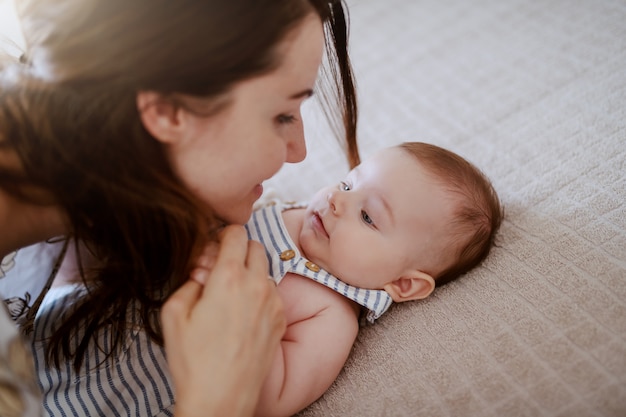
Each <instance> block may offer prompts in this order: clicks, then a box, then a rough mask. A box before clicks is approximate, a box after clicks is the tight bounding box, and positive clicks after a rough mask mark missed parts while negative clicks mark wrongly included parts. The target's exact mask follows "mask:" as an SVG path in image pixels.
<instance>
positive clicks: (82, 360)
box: [0, 0, 358, 416]
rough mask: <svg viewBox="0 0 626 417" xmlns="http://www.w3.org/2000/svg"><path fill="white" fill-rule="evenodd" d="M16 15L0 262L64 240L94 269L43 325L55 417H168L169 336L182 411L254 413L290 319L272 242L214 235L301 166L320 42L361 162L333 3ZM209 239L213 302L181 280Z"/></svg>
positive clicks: (26, 8) (55, 5) (143, 6)
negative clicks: (275, 179) (280, 175)
mask: <svg viewBox="0 0 626 417" xmlns="http://www.w3.org/2000/svg"><path fill="white" fill-rule="evenodd" d="M18 11H19V14H20V16H21V21H22V27H23V30H24V35H25V39H26V44H27V51H26V53H25V55H24V56H23V57H22V59H21V62H20V63H10V62H6V63H4V64H3V67H2V73H1V81H0V82H1V84H0V143H1V146H0V191H1V192H0V214H1V216H0V219H2V220H0V227H2V230H3V239H2V242H1V244H0V254H2V255H6V254H9V253H10V252H11V251H14V250H16V249H18V248H20V247H23V246H25V245H28V244H31V243H34V242H38V241H41V240H43V239H49V238H52V237H55V236H59V235H64V236H69V237H71V238H73V239H75V240H76V241H78V242H80V243H81V245H82V247H85V248H86V249H87V251H88V252H89V254H90V257H93V258H94V259H95V260H96V264H95V267H94V268H89V269H85V270H83V271H82V274H81V275H82V277H83V279H84V281H85V282H84V284H85V285H84V286H81V287H80V288H79V289H77V290H76V291H73V292H70V293H66V294H64V295H63V296H59V297H57V298H56V299H55V300H54V302H53V303H52V304H51V306H48V307H47V308H46V309H44V308H43V307H42V311H40V314H39V316H38V317H37V319H36V320H35V321H34V331H33V333H32V335H31V338H32V339H33V348H34V353H35V360H36V365H37V368H38V369H37V371H38V374H39V378H40V381H39V382H40V386H41V387H42V388H43V391H44V409H45V410H46V412H47V413H48V414H53V415H56V414H62V413H65V414H70V415H71V414H75V415H82V414H106V415H125V414H138V415H172V410H173V392H172V390H171V389H170V376H169V374H168V373H167V370H165V369H161V368H160V366H161V365H164V361H165V353H164V350H163V349H162V347H161V344H162V341H163V338H164V339H165V345H166V348H167V352H168V361H169V365H170V366H169V368H170V372H171V380H173V383H174V386H175V388H176V392H177V406H176V414H177V415H178V416H187V415H196V414H199V415H251V413H253V411H254V407H255V405H256V399H257V398H258V394H259V389H260V386H261V384H262V382H263V379H264V377H265V374H266V372H267V369H268V367H269V364H270V362H271V358H272V353H273V351H274V349H275V348H276V346H277V343H278V342H279V340H280V337H281V335H282V331H283V330H284V318H283V317H282V310H281V308H282V307H281V305H280V301H279V300H278V298H277V296H276V292H275V290H274V288H272V284H271V283H268V282H269V281H268V280H267V279H266V277H267V264H266V261H265V258H264V256H263V250H262V248H261V247H259V246H258V245H255V244H253V243H249V242H248V241H247V238H246V235H245V233H244V232H243V229H242V228H241V227H239V226H228V227H226V228H224V227H223V226H224V224H241V223H243V222H245V221H246V220H247V218H248V217H249V215H250V212H251V208H252V204H253V202H254V201H255V200H256V199H257V198H258V197H259V196H260V195H261V192H262V186H261V183H262V181H263V180H265V179H267V178H269V177H271V176H272V175H273V174H274V173H275V172H276V171H278V169H279V168H280V166H281V165H282V163H284V162H285V161H287V162H299V161H300V160H302V159H303V158H304V156H305V152H306V150H305V146H304V141H303V130H302V121H301V117H300V111H299V108H300V105H301V103H302V101H303V100H304V99H305V98H306V97H308V96H309V95H310V94H311V92H312V91H313V87H314V83H315V79H316V75H317V70H318V67H319V64H320V61H321V56H322V48H323V42H324V41H323V39H324V32H325V34H326V37H325V39H326V50H327V53H328V58H329V62H330V68H329V69H330V74H333V75H335V78H334V80H332V81H333V83H332V84H331V87H332V88H334V89H336V93H338V94H337V97H338V98H339V100H338V101H339V105H340V106H341V108H342V112H341V113H342V114H341V115H342V119H343V122H344V125H345V131H346V147H347V152H348V157H349V161H350V164H351V166H353V165H355V164H356V163H358V151H357V147H356V140H355V125H356V103H355V96H354V88H353V84H352V76H351V70H350V64H349V60H348V56H347V45H346V42H347V30H346V25H345V18H344V10H343V7H342V4H341V2H340V1H339V0H336V1H335V0H333V1H330V0H265V1H261V0H236V1H235V0H213V1H209V0H202V1H199V0H193V1H192V0H177V1H175V2H172V1H164V0H135V1H133V2H127V1H126V0H107V1H104V0H91V1H85V0H65V1H63V2H59V1H58V0H55V1H52V0H50V1H48V0H38V1H35V0H33V1H26V2H24V3H23V4H18ZM211 242H219V243H220V249H219V253H218V254H217V260H216V262H215V266H214V268H213V270H212V271H206V270H202V271H200V272H199V274H205V275H208V277H199V281H206V285H205V286H204V288H203V287H202V286H200V285H199V284H198V283H197V282H195V281H194V280H188V277H189V275H190V273H191V271H192V269H193V265H194V263H195V261H196V258H197V256H198V254H199V253H200V252H201V251H202V250H203V248H205V247H206V246H207V245H210V244H211ZM79 264H81V262H80V257H79ZM47 274H48V271H46V272H44V273H43V275H47ZM172 294H173V295H172ZM165 300H168V301H167V302H165ZM164 303H165V304H164ZM159 315H160V318H161V320H159ZM129 369H130V371H132V372H130V374H129V373H128V372H129V371H128V370H129ZM139 369H141V371H142V374H141V375H138V373H137V372H136V371H137V370H139Z"/></svg>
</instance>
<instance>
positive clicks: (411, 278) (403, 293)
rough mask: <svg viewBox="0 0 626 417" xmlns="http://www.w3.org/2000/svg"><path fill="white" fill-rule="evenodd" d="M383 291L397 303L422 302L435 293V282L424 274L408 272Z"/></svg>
mask: <svg viewBox="0 0 626 417" xmlns="http://www.w3.org/2000/svg"><path fill="white" fill-rule="evenodd" d="M383 289H384V290H385V291H387V293H388V294H389V295H390V296H391V298H392V299H393V301H395V302H396V303H401V302H403V301H411V300H421V299H423V298H426V297H428V296H429V295H430V294H431V293H432V292H433V290H434V289H435V280H434V279H433V277H431V276H430V275H428V274H426V273H424V272H421V271H408V272H407V273H405V274H403V275H402V276H401V277H400V278H398V279H396V280H395V281H392V282H390V283H388V284H386V285H385V286H384V287H383Z"/></svg>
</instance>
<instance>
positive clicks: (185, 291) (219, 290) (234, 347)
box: [161, 226, 286, 417]
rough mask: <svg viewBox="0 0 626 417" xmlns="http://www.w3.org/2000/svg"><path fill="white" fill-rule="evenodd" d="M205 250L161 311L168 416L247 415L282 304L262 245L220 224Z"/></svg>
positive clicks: (278, 333) (274, 341)
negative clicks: (171, 406)
mask: <svg viewBox="0 0 626 417" xmlns="http://www.w3.org/2000/svg"><path fill="white" fill-rule="evenodd" d="M210 253H211V249H210V248H209V249H208V251H207V252H205V255H204V256H203V257H201V259H200V263H201V265H200V267H199V268H196V269H195V270H194V272H193V274H192V275H193V279H190V280H189V281H188V282H186V283H185V284H184V285H183V286H182V287H181V288H180V289H178V290H177V291H176V292H175V293H174V294H173V295H172V296H171V297H170V298H169V299H168V300H167V302H166V303H165V305H164V306H163V309H162V312H161V320H162V323H163V332H164V337H165V348H166V351H167V357H168V363H169V366H170V372H171V374H172V378H173V382H174V386H175V389H176V410H175V412H176V416H177V417H188V416H196V415H197V416H226V415H228V416H251V415H252V413H253V412H254V409H255V406H256V404H257V401H258V398H259V392H260V390H261V386H262V384H263V382H264V380H265V377H266V375H267V373H268V371H269V367H270V365H271V363H272V360H273V358H274V354H275V351H276V349H277V347H278V344H279V342H280V340H281V337H282V335H283V333H284V331H285V326H286V323H285V316H284V312H283V305H282V302H281V300H280V298H279V296H278V292H277V290H276V288H275V284H274V282H273V281H271V280H269V279H268V264H267V258H266V257H265V250H264V249H263V246H262V245H261V244H260V243H258V242H254V241H249V240H248V238H247V234H246V232H245V229H244V228H243V227H241V226H228V227H226V228H225V229H224V231H223V235H222V240H221V246H220V249H219V251H218V253H217V257H216V258H215V259H214V260H213V259H212V258H213V257H212V256H211V254H210ZM211 266H212V269H211ZM201 282H204V283H205V284H204V286H202V284H201Z"/></svg>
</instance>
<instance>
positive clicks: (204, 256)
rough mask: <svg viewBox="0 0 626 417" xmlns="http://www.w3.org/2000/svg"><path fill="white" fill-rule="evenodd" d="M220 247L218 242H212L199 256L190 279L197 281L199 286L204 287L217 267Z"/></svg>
mask: <svg viewBox="0 0 626 417" xmlns="http://www.w3.org/2000/svg"><path fill="white" fill-rule="evenodd" d="M219 249H220V246H219V243H217V242H210V243H209V244H207V245H206V246H205V247H204V250H203V251H202V253H201V254H200V256H198V259H197V260H196V265H195V267H194V269H193V270H192V271H191V275H190V278H191V279H193V280H194V281H196V282H197V283H198V284H201V285H204V283H205V282H206V280H207V278H208V276H209V275H210V274H211V271H212V270H213V267H214V266H215V260H216V259H217V254H218V252H219Z"/></svg>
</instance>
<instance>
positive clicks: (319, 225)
mask: <svg viewBox="0 0 626 417" xmlns="http://www.w3.org/2000/svg"><path fill="white" fill-rule="evenodd" d="M311 223H312V224H313V229H315V230H316V231H317V232H318V233H319V234H321V235H322V236H325V237H327V238H328V232H327V231H326V228H325V227H324V222H323V221H322V218H321V217H320V215H319V214H318V213H313V219H312V220H311Z"/></svg>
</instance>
